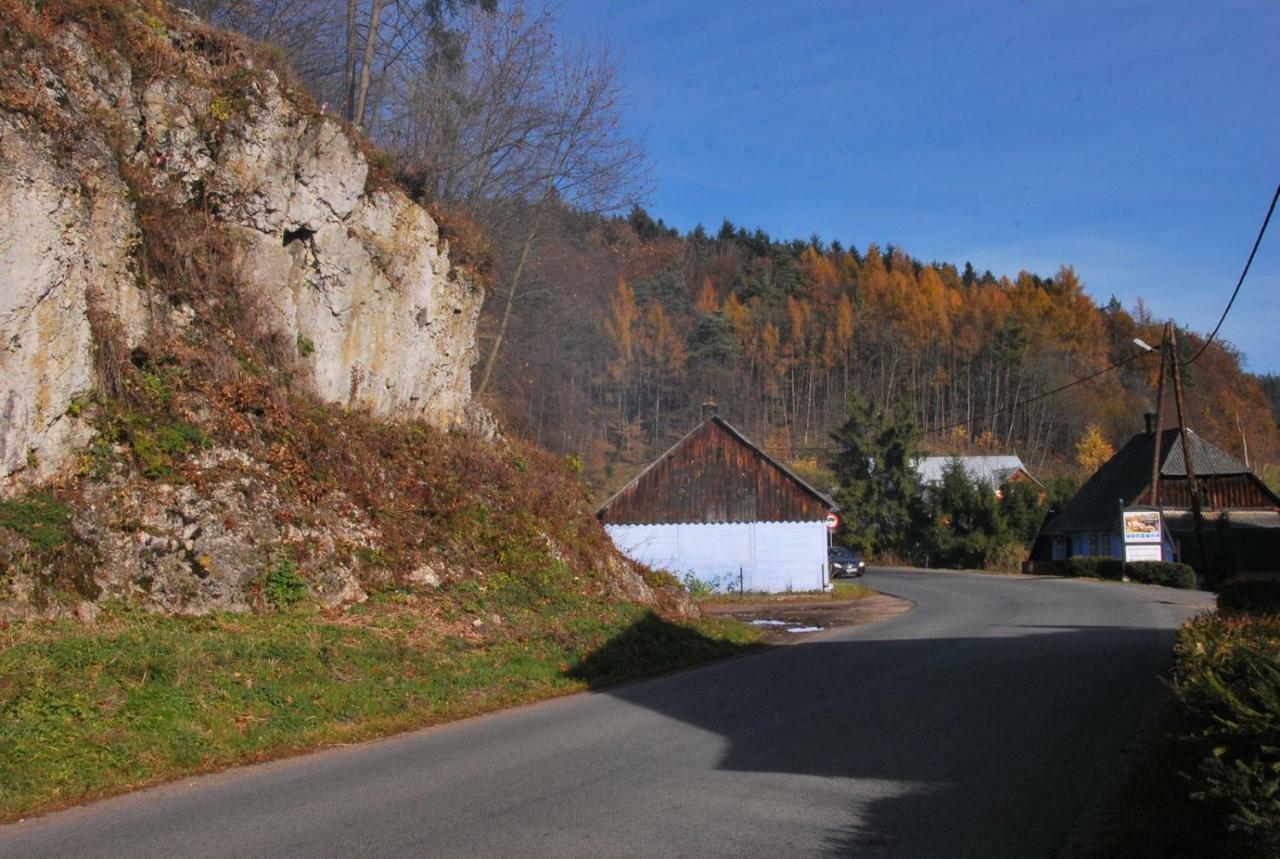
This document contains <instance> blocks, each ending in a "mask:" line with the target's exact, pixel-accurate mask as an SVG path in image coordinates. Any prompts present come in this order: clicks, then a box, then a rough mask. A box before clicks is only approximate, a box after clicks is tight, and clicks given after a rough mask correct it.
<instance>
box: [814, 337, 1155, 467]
mask: <svg viewBox="0 0 1280 859" xmlns="http://www.w3.org/2000/svg"><path fill="white" fill-rule="evenodd" d="M1154 354H1155V352H1154V351H1152V352H1135V353H1133V354H1132V355H1130V356H1129V357H1127V358H1122V359H1121V360H1119V361H1116V362H1115V363H1113V364H1108V365H1107V366H1106V367H1103V368H1102V369H1101V370H1096V371H1094V372H1092V373H1090V374H1089V375H1087V376H1081V377H1080V378H1079V379H1073V380H1072V381H1070V382H1067V383H1066V384H1065V385H1059V386H1058V387H1056V388H1051V389H1049V390H1047V391H1041V392H1040V393H1038V394H1036V395H1034V396H1031V397H1027V398H1026V399H1025V400H1019V401H1018V402H1015V403H1010V404H1009V405H1007V406H1002V407H1001V408H998V409H992V410H991V411H989V412H983V413H982V414H979V415H974V416H973V417H971V418H968V419H966V420H963V421H956V422H955V423H952V424H947V425H945V426H940V427H934V428H933V429H931V430H929V432H930V433H940V432H946V431H947V430H949V429H955V428H956V427H963V426H968V425H970V424H975V423H977V422H978V421H982V420H986V419H987V418H990V417H994V416H996V415H999V414H1003V413H1005V412H1009V411H1013V410H1014V409H1020V408H1022V407H1023V406H1028V405H1030V404H1031V403H1035V402H1039V401H1040V400H1043V399H1045V398H1047V397H1052V396H1053V395H1054V394H1060V393H1062V392H1063V391H1066V390H1070V389H1071V388H1074V387H1076V386H1077V385H1083V384H1084V383H1085V382H1089V381H1092V380H1093V379H1096V378H1098V377H1099V376H1102V375H1105V374H1106V373H1110V372H1111V371H1112V370H1115V369H1117V368H1119V367H1123V366H1125V365H1126V364H1132V363H1133V362H1134V361H1137V360H1138V359H1139V358H1143V357H1145V356H1147V355H1154ZM843 449H844V448H842V447H840V446H839V445H826V446H822V447H794V448H792V450H793V451H803V452H806V453H809V452H815V451H833V450H843Z"/></svg>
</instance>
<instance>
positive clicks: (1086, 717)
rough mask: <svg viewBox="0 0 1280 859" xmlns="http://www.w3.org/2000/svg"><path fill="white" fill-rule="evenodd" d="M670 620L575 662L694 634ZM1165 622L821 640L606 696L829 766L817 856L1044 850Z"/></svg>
mask: <svg viewBox="0 0 1280 859" xmlns="http://www.w3.org/2000/svg"><path fill="white" fill-rule="evenodd" d="M671 626H674V625H671V624H667V623H666V622H665V621H662V620H661V618H657V617H649V618H645V619H644V620H642V621H640V622H639V623H638V624H636V626H635V627H633V628H632V629H629V630H627V631H626V632H625V633H623V634H622V635H620V636H618V637H617V638H616V639H614V640H613V641H610V642H609V643H608V644H606V645H605V646H604V647H602V648H601V649H600V650H599V651H597V652H596V653H593V654H591V656H589V657H588V658H587V659H585V660H583V663H582V664H581V665H580V666H578V667H576V668H574V669H573V672H572V673H573V676H575V677H581V678H583V679H587V680H588V682H591V683H596V682H597V681H602V680H603V679H605V678H609V677H611V676H616V675H617V674H618V673H619V668H618V666H626V665H628V664H631V663H632V662H633V661H634V660H635V659H636V658H637V655H638V654H643V653H644V652H645V651H646V649H647V648H650V647H655V646H663V647H665V646H668V645H670V644H671V643H672V642H674V643H675V646H676V647H677V648H678V649H679V648H685V649H687V650H696V649H697V648H700V647H704V646H705V644H704V643H702V642H698V641H697V640H696V639H689V640H687V641H686V640H685V637H686V636H687V633H681V632H678V631H677V630H676V629H670V628H668V627H671ZM1173 635H1174V633H1173V631H1172V630H1169V629H1145V628H1129V627H1122V626H1121V627H1117V626H1043V627H1037V626H1023V627H1018V626H1008V627H1001V628H1000V634H999V635H994V636H991V637H972V638H950V639H910V638H903V639H893V638H889V639H874V638H868V639H861V640H851V641H838V640H817V641H813V642H809V643H805V644H799V645H795V646H791V647H782V648H774V649H770V650H768V651H766V652H763V653H760V654H759V655H757V656H753V657H752V658H749V659H738V660H732V661H728V662H724V663H720V664H717V665H714V666H709V667H707V668H704V669H700V670H696V671H691V672H683V673H680V674H675V675H671V676H668V677H664V678H660V679H658V680H656V681H654V682H650V683H643V684H633V685H629V686H621V687H616V688H613V689H609V690H606V693H605V694H608V695H610V696H613V697H616V698H619V699H621V700H625V701H627V702H629V703H631V704H634V705H637V706H640V707H644V708H647V709H649V710H652V711H654V712H657V713H660V714H662V715H664V716H667V717H671V718H674V719H678V720H680V721H682V722H685V723H688V724H690V725H693V726H696V727H698V728H700V729H702V730H704V731H710V732H713V733H715V734H716V735H718V736H720V737H722V738H723V739H724V740H725V744H724V746H725V747H724V751H723V753H722V755H721V757H720V760H719V763H718V767H717V768H718V769H719V770H725V771H740V772H750V773H774V774H786V775H797V776H819V777H824V778H828V779H831V780H832V783H831V790H830V791H829V792H828V793H826V794H824V797H825V801H826V802H828V803H831V802H835V801H836V800H835V799H832V798H833V797H838V798H839V802H841V803H843V805H842V807H841V808H840V809H839V811H840V814H839V815H838V816H839V817H841V818H843V821H844V822H842V823H840V824H838V825H835V826H831V827H830V828H829V829H827V831H826V832H825V833H824V836H823V852H824V855H829V856H852V855H893V856H900V855H945V856H966V855H975V856H976V855H981V856H1030V855H1049V854H1052V853H1053V852H1054V851H1056V850H1057V848H1058V847H1059V846H1060V845H1062V844H1063V843H1064V842H1065V841H1066V839H1067V837H1068V835H1069V832H1070V828H1071V826H1072V824H1073V823H1074V821H1075V820H1076V818H1077V816H1078V815H1079V812H1080V811H1081V810H1082V809H1083V807H1084V806H1085V804H1086V802H1087V801H1088V800H1089V798H1090V796H1091V794H1092V792H1093V790H1094V789H1095V788H1096V787H1097V785H1098V784H1099V782H1100V780H1101V779H1103V777H1104V776H1105V775H1106V773H1107V772H1108V771H1109V770H1111V769H1114V768H1115V767H1116V765H1117V763H1118V762H1119V761H1121V760H1122V759H1123V757H1124V751H1125V747H1126V746H1127V745H1128V744H1129V743H1130V742H1131V741H1132V738H1133V736H1134V735H1135V733H1136V731H1137V726H1138V724H1139V721H1140V718H1141V715H1142V709H1143V706H1144V703H1145V702H1146V701H1147V700H1148V699H1149V698H1150V696H1151V694H1152V692H1153V691H1154V689H1155V687H1156V684H1157V682H1158V681H1157V679H1156V678H1157V676H1158V675H1159V674H1160V673H1161V672H1162V671H1163V670H1164V669H1165V668H1166V667H1167V666H1168V665H1169V663H1170V658H1171V657H1170V649H1171V644H1172V641H1173ZM621 673H623V674H625V670H622V672H621ZM855 780H857V781H855ZM867 785H872V786H874V787H867Z"/></svg>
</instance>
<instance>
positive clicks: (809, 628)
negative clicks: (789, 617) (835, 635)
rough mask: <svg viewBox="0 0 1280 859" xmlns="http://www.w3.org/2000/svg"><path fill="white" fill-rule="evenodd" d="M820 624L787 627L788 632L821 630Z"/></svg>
mask: <svg viewBox="0 0 1280 859" xmlns="http://www.w3.org/2000/svg"><path fill="white" fill-rule="evenodd" d="M821 631H822V627H820V626H792V627H788V628H787V632H821Z"/></svg>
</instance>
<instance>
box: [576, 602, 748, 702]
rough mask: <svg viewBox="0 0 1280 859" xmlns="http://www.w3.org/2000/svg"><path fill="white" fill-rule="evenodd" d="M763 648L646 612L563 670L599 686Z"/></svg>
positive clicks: (591, 686) (594, 687)
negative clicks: (723, 637) (704, 631)
mask: <svg viewBox="0 0 1280 859" xmlns="http://www.w3.org/2000/svg"><path fill="white" fill-rule="evenodd" d="M762 647H763V645H759V644H738V643H734V642H731V641H725V640H721V639H715V638H711V637H709V636H707V635H704V634H702V633H701V632H699V631H698V630H696V629H694V628H692V627H688V626H682V625H681V624H677V623H671V622H670V621H668V620H664V619H663V618H661V617H659V616H658V615H657V614H654V613H653V612H648V613H646V614H645V616H644V617H642V618H640V620H638V621H636V622H635V623H633V624H632V625H631V626H629V627H627V628H626V629H625V630H623V631H622V632H620V633H618V634H617V635H615V636H614V637H613V638H611V639H609V641H608V642H607V643H606V644H605V645H604V646H603V647H600V648H599V649H597V650H595V651H593V652H592V653H591V654H590V655H588V656H587V657H586V658H585V659H583V660H581V661H580V662H579V663H578V664H577V665H575V666H573V667H572V668H570V669H569V670H568V671H566V672H565V676H566V677H572V678H573V679H574V680H582V681H584V682H585V683H586V684H587V685H588V686H589V687H590V688H592V689H599V688H602V687H605V686H611V685H613V684H615V683H619V682H622V681H624V680H633V679H635V678H638V677H646V676H649V675H652V674H656V673H659V672H662V671H670V670H672V669H675V668H683V667H685V666H686V665H693V664H695V663H698V662H705V661H707V660H709V659H722V658H724V657H727V656H737V655H738V654H741V653H747V652H750V651H753V650H759V649H761V648H762Z"/></svg>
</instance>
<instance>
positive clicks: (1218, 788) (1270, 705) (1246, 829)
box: [1173, 615, 1280, 856]
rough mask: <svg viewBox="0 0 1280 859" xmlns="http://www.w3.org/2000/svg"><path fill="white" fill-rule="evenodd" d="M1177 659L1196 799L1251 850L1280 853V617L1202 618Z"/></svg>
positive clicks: (1188, 630)
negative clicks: (1217, 814)
mask: <svg viewBox="0 0 1280 859" xmlns="http://www.w3.org/2000/svg"><path fill="white" fill-rule="evenodd" d="M1176 653H1177V657H1178V662H1177V666H1176V668H1175V671H1174V682H1173V689H1174V693H1175V695H1176V697H1177V701H1178V704H1179V707H1180V710H1181V716H1182V717H1183V719H1184V723H1183V724H1184V727H1183V729H1182V731H1181V741H1182V742H1183V743H1184V744H1185V746H1186V747H1188V748H1189V750H1190V751H1191V753H1192V754H1191V760H1192V761H1194V763H1193V764H1192V765H1191V766H1190V771H1187V772H1184V773H1183V774H1184V776H1186V777H1187V778H1189V779H1190V780H1191V782H1192V785H1193V791H1192V796H1193V797H1194V798H1195V799H1197V800H1200V801H1203V802H1206V803H1208V804H1210V805H1211V806H1212V807H1213V808H1214V809H1216V811H1217V813H1219V814H1220V815H1221V816H1222V819H1223V820H1224V821H1225V823H1226V827H1227V829H1228V830H1229V831H1230V832H1232V833H1235V834H1236V835H1237V836H1238V837H1239V838H1241V840H1242V841H1243V842H1245V843H1247V845H1248V847H1249V848H1250V851H1249V852H1255V851H1256V853H1257V855H1265V856H1276V855H1280V618H1277V617H1274V616H1273V617H1237V618H1223V617H1218V616H1214V615H1207V616H1203V617H1200V618H1197V619H1196V620H1195V621H1193V622H1192V623H1191V624H1189V625H1188V626H1187V627H1185V628H1184V629H1183V630H1182V632H1181V633H1180V634H1179V638H1178V645H1177V649H1176Z"/></svg>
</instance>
